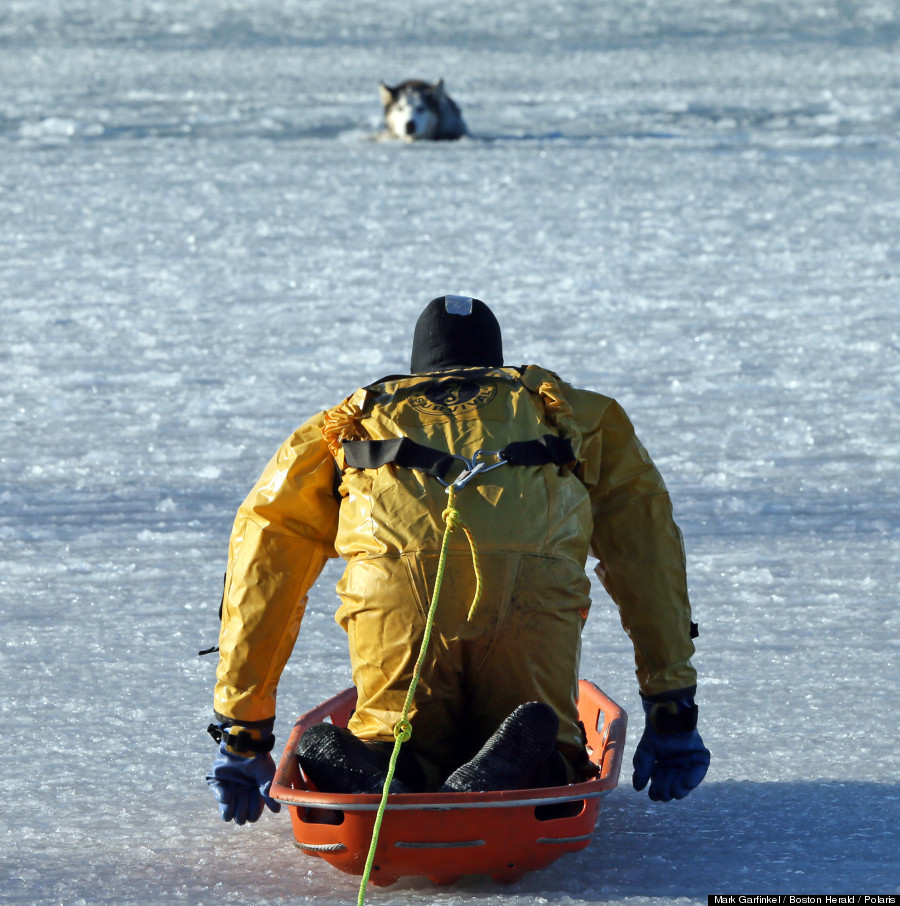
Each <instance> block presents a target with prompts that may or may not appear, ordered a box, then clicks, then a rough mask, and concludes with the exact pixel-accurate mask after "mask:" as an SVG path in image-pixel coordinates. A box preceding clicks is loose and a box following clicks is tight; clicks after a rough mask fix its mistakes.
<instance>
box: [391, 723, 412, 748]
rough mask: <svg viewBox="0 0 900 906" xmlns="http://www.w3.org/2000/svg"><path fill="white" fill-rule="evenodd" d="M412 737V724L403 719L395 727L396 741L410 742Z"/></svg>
mask: <svg viewBox="0 0 900 906" xmlns="http://www.w3.org/2000/svg"><path fill="white" fill-rule="evenodd" d="M411 736H412V724H411V723H410V722H409V721H408V720H407V719H406V718H405V717H401V718H400V720H398V721H397V723H396V724H395V725H394V739H396V740H399V741H400V742H408V741H409V739H410V737H411Z"/></svg>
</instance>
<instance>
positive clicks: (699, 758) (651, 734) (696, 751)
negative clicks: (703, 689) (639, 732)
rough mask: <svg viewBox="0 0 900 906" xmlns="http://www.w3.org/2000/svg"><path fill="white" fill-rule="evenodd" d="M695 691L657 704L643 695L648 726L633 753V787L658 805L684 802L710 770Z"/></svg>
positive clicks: (685, 692) (646, 724)
mask: <svg viewBox="0 0 900 906" xmlns="http://www.w3.org/2000/svg"><path fill="white" fill-rule="evenodd" d="M692 692H693V690H692V689H691V690H685V691H684V692H683V693H677V694H676V695H675V696H674V697H672V696H671V694H669V695H668V696H667V697H666V698H665V699H664V700H662V701H659V700H654V699H649V698H646V697H645V696H643V695H641V699H642V702H643V706H644V714H645V715H646V722H645V726H644V735H643V736H642V737H641V741H640V742H639V743H638V746H637V749H636V750H635V753H634V759H633V764H634V775H633V777H632V784H633V786H634V788H635V789H636V790H642V789H643V788H644V787H645V786H646V785H647V782H648V781H649V782H650V789H649V790H648V795H649V796H650V798H651V799H653V800H654V801H656V802H668V801H669V800H671V799H684V797H685V796H687V794H688V793H689V792H690V791H691V790H692V789H694V788H695V787H697V786H699V784H700V782H701V781H702V780H703V778H704V777H705V776H706V771H707V769H708V768H709V749H707V748H706V747H705V746H704V745H703V740H702V739H701V738H700V734H699V733H698V732H697V706H696V705H695V704H694V696H693V694H692Z"/></svg>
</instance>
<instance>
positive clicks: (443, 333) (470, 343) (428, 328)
mask: <svg viewBox="0 0 900 906" xmlns="http://www.w3.org/2000/svg"><path fill="white" fill-rule="evenodd" d="M502 364H503V341H502V338H501V336H500V325H499V323H497V319H496V318H495V317H494V313H493V312H492V311H491V310H490V309H489V308H488V307H487V305H485V304H484V302H482V301H481V300H480V299H472V298H470V297H469V296H440V297H439V298H437V299H432V300H431V302H429V303H428V305H427V306H426V307H425V311H423V312H422V314H421V315H419V320H418V321H416V329H415V332H414V333H413V346H412V360H411V367H410V370H411V372H412V373H413V374H418V373H420V372H423V371H446V370H447V369H450V368H468V367H472V366H479V365H480V366H482V367H491V368H493V367H497V366H499V365H502Z"/></svg>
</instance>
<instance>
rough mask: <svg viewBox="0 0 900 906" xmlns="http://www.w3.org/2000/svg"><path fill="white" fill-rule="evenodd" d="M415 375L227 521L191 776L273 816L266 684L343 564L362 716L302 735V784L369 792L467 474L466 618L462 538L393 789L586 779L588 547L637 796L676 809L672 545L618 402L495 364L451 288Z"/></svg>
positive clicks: (272, 468)
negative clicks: (625, 696)
mask: <svg viewBox="0 0 900 906" xmlns="http://www.w3.org/2000/svg"><path fill="white" fill-rule="evenodd" d="M411 372H412V373H411V374H410V375H400V376H393V377H389V378H384V379H382V380H379V381H377V382H376V383H374V384H371V385H369V386H367V387H364V388H362V389H360V390H358V391H356V392H355V393H354V394H353V395H352V396H350V397H349V398H347V399H346V400H345V401H344V402H343V403H341V404H340V405H338V406H336V407H334V408H333V409H330V410H327V411H325V412H321V413H319V414H317V415H315V416H314V417H313V418H311V419H310V420H309V421H307V422H306V423H305V424H303V425H302V426H301V427H300V428H298V429H297V431H296V432H295V433H294V434H293V435H292V436H291V437H289V438H288V439H287V440H286V441H285V443H284V444H283V445H282V447H281V448H280V449H279V450H278V452H277V453H276V454H275V456H274V457H273V458H272V460H271V461H270V462H269V464H268V465H267V467H266V468H265V470H264V472H263V474H262V476H261V477H260V479H259V481H258V482H257V484H256V486H255V487H254V488H253V490H252V491H251V492H250V494H249V496H248V497H247V498H246V500H245V501H244V503H243V504H242V506H241V507H240V510H239V512H238V514H237V517H236V519H235V523H234V528H233V531H232V536H231V542H230V546H229V556H228V569H227V574H226V583H225V592H224V598H223V607H222V626H221V632H220V638H219V646H220V662H219V668H218V671H217V684H216V688H215V697H214V706H215V714H216V718H217V724H215V725H212V726H211V727H210V732H211V733H212V734H213V736H214V737H215V738H216V739H217V740H218V741H219V743H220V745H219V754H218V756H217V760H216V763H215V764H214V766H213V769H212V771H211V772H210V774H209V775H208V777H207V780H208V782H209V784H210V787H211V788H212V790H213V792H214V794H215V795H216V798H217V800H218V801H219V806H220V810H221V813H222V816H223V817H224V818H225V819H226V820H231V819H232V818H233V819H234V820H236V821H237V822H238V823H243V822H244V821H245V820H249V821H255V820H256V819H257V818H258V817H259V815H260V813H261V811H262V807H263V802H265V803H266V804H268V805H269V806H270V807H271V808H273V809H274V810H277V809H278V803H276V802H274V800H271V799H270V798H269V797H268V786H269V783H270V782H271V779H272V772H273V770H274V763H273V762H272V759H271V756H270V755H269V754H268V753H269V751H270V750H271V748H272V742H273V739H274V737H273V736H272V728H273V724H274V715H275V703H276V690H277V686H278V681H279V678H280V676H281V673H282V670H283V668H284V666H285V663H286V662H287V659H288V657H289V656H290V653H291V651H292V649H293V646H294V642H295V640H296V638H297V634H298V630H299V628H300V622H301V619H302V616H303V612H304V608H305V606H306V600H307V592H308V591H309V589H310V588H311V586H312V585H313V583H314V582H315V580H316V578H317V577H318V575H319V573H320V572H321V570H322V568H323V566H324V564H325V562H326V560H327V559H328V558H329V557H334V556H338V555H339V556H341V557H343V558H344V559H345V560H346V561H347V566H346V569H345V572H344V575H343V577H342V579H341V581H340V583H339V584H338V589H337V590H338V593H339V595H340V598H341V606H340V608H339V609H338V611H337V617H336V619H337V621H338V622H339V623H340V625H341V626H342V627H343V628H344V629H345V630H346V632H347V635H348V641H349V649H350V659H351V665H352V670H353V682H354V685H355V687H356V690H357V695H358V699H357V707H356V710H355V712H354V714H353V717H352V718H351V721H350V724H349V727H348V729H347V730H341V731H338V730H337V728H334V727H332V726H331V725H330V724H329V725H324V729H323V730H316V728H313V731H315V732H312V731H308V732H307V734H306V735H305V736H304V738H303V740H302V741H301V746H300V753H299V754H300V759H301V764H302V765H303V767H304V770H305V771H306V773H307V774H308V776H311V777H312V779H313V781H314V782H316V783H317V785H318V786H319V787H320V788H323V789H330V790H332V791H335V792H348V791H352V792H366V791H374V790H375V789H376V788H377V789H380V784H381V783H382V782H383V781H384V776H385V772H386V766H387V758H388V753H389V751H390V748H391V747H392V744H393V739H394V736H393V730H394V726H395V724H396V722H397V720H398V718H399V717H400V714H401V709H402V707H403V702H404V699H405V696H406V693H407V689H408V688H409V684H410V680H411V677H412V671H413V665H414V663H415V661H416V658H417V655H418V652H419V648H420V643H421V641H422V635H423V629H424V625H425V617H426V613H427V610H428V606H429V602H430V600H431V596H432V591H433V589H434V584H435V576H436V571H437V566H438V552H439V550H440V547H441V540H442V537H443V534H444V528H445V526H444V520H443V518H442V513H443V512H444V510H445V507H446V506H447V493H446V485H447V484H449V483H452V482H454V481H457V480H458V474H459V472H460V470H462V471H463V472H464V473H466V475H467V476H468V483H465V486H464V487H463V486H461V484H462V482H460V486H459V489H458V491H457V507H458V509H459V512H460V514H461V516H462V518H463V520H464V521H465V523H466V524H467V525H468V526H469V528H470V530H471V532H472V534H473V536H474V539H475V543H476V546H477V551H478V556H479V561H480V569H481V574H482V581H483V590H482V594H481V597H480V601H479V603H478V605H477V608H476V609H475V611H474V614H473V615H472V616H471V618H469V617H468V612H469V608H470V605H471V604H472V601H473V595H474V592H475V581H476V580H475V573H474V570H473V563H472V556H471V553H470V550H469V544H468V541H467V540H466V537H465V535H464V534H463V533H461V532H454V533H453V534H452V535H451V536H450V541H449V554H448V557H447V564H446V569H445V572H444V575H443V584H442V587H441V593H440V599H439V602H438V606H437V611H436V618H435V628H434V634H433V636H432V639H431V643H430V648H429V651H428V655H427V658H426V661H425V664H424V668H423V672H422V676H421V679H420V681H419V685H418V687H417V691H416V695H415V698H414V700H413V706H412V709H411V711H410V721H411V725H412V730H413V732H412V737H411V739H410V740H409V741H408V742H407V743H405V744H404V746H403V752H402V754H401V761H400V763H399V764H398V770H397V780H396V781H395V786H394V787H393V788H392V789H393V790H394V791H400V792H402V791H406V790H413V791H419V790H429V789H430V790H433V789H436V788H438V787H440V788H441V789H443V790H448V789H449V790H454V789H457V790H470V789H486V788H503V784H509V788H512V787H513V786H530V785H548V784H551V783H558V782H566V781H571V780H577V779H582V778H583V777H584V776H586V775H587V773H588V772H589V770H590V763H589V761H588V759H587V756H586V752H585V748H584V741H583V734H582V729H581V727H580V725H579V724H578V719H577V711H576V703H575V695H576V687H577V681H578V671H579V658H580V647H581V646H580V638H581V631H582V628H583V626H584V623H585V620H586V619H587V616H588V611H589V608H590V598H589V589H590V583H589V581H588V579H587V577H586V575H585V572H584V569H585V563H586V559H587V556H588V554H589V553H593V554H594V555H595V556H596V557H597V558H598V560H599V564H598V566H597V573H598V575H599V577H600V579H601V580H602V582H603V584H604V587H605V588H606V590H607V591H608V593H609V594H610V596H611V597H612V599H613V600H614V601H615V603H616V604H617V605H618V608H619V611H620V615H621V619H622V623H623V626H624V628H625V630H626V632H627V633H628V634H629V636H630V637H631V640H632V642H633V644H634V649H635V660H636V665H637V678H638V682H639V686H640V691H641V695H642V699H643V704H644V710H645V712H646V725H645V731H644V736H643V738H642V740H641V743H640V745H639V746H638V751H637V753H636V755H635V776H634V783H635V786H636V787H637V788H639V789H640V788H643V786H645V785H646V784H647V782H648V781H651V786H650V796H651V798H654V799H671V798H681V797H683V796H684V795H686V794H687V793H688V792H689V791H690V789H693V788H694V787H695V786H696V785H697V784H698V783H700V781H701V780H702V778H703V776H704V775H705V773H706V768H707V766H708V763H709V753H708V751H707V750H706V749H705V748H704V747H703V744H702V740H701V739H700V737H699V734H698V733H697V730H696V721H697V709H696V705H695V704H694V692H695V688H696V673H695V671H694V668H693V667H692V665H691V662H690V658H691V655H692V654H693V651H694V646H693V642H692V636H693V635H694V631H693V630H694V629H695V627H694V625H693V624H692V622H691V615H690V605H689V602H688V595H687V584H686V578H685V559H684V550H683V545H682V539H681V534H680V532H679V530H678V528H677V526H676V525H675V523H674V521H673V518H672V507H671V503H670V499H669V495H668V492H667V491H666V488H665V485H664V483H663V481H662V478H661V477H660V475H659V473H658V471H657V470H656V468H655V466H654V465H653V463H652V461H651V459H650V457H649V456H648V454H647V452H646V450H645V449H644V447H643V446H642V445H641V443H640V442H639V441H638V439H637V437H636V436H635V434H634V430H633V428H632V425H631V423H630V421H629V420H628V418H627V416H626V415H625V413H624V411H623V410H622V409H621V407H620V406H619V405H618V404H617V403H616V402H615V401H614V400H612V399H609V398H608V397H604V396H601V395H599V394H596V393H593V392H590V391H585V390H578V389H576V388H574V387H572V386H570V385H568V384H566V383H564V382H563V381H562V380H560V378H558V377H557V376H556V375H555V374H553V373H552V372H550V371H547V370H545V369H543V368H541V367H539V366H536V365H530V366H527V367H523V368H510V367H504V366H503V356H502V341H501V335H500V328H499V326H498V325H497V322H496V319H495V318H494V316H493V314H492V313H491V311H490V309H488V307H487V306H486V305H484V303H483V302H481V301H479V300H477V299H476V300H473V299H470V298H468V297H458V296H446V297H441V298H439V299H435V300H433V301H432V302H431V303H430V305H429V306H428V307H427V308H426V309H425V311H424V312H423V313H422V315H421V316H420V318H419V321H418V322H417V325H416V330H415V335H414V339H413V355H412V362H411ZM448 454H449V455H448ZM317 734H318V735H317ZM304 747H305V748H304ZM529 758H531V761H532V762H534V763H533V764H524V767H523V766H522V763H523V762H527V761H528V760H529ZM329 765H330V767H329ZM498 765H499V767H498ZM523 771H524V773H523ZM441 784H443V786H441Z"/></svg>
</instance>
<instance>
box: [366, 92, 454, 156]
mask: <svg viewBox="0 0 900 906" xmlns="http://www.w3.org/2000/svg"><path fill="white" fill-rule="evenodd" d="M378 89H379V91H380V93H381V104H382V106H383V107H384V122H385V126H386V127H387V128H386V129H385V131H384V133H382V135H381V136H380V137H382V138H399V139H402V140H403V141H406V142H414V141H418V140H419V139H430V140H431V141H443V140H445V139H456V138H462V137H463V136H464V135H468V134H469V130H468V129H467V128H466V124H465V122H463V118H462V114H461V113H460V112H459V107H457V106H456V103H455V102H454V100H453V99H452V98H451V97H450V95H449V94H447V92H446V91H444V80H443V79H439V80H438V81H437V82H435V83H434V84H433V85H429V84H428V83H427V82H422V81H419V80H417V79H412V80H410V81H407V82H401V83H400V84H399V85H397V86H396V87H394V88H390V87H389V86H387V85H385V84H384V82H379V83H378Z"/></svg>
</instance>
